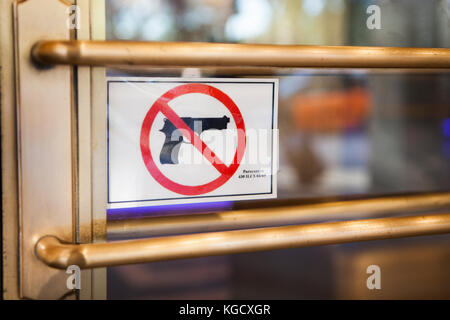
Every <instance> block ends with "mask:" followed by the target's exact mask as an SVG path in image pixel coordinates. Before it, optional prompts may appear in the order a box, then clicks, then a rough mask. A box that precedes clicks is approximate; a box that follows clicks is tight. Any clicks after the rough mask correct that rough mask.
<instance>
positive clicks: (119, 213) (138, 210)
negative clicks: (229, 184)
mask: <svg viewBox="0 0 450 320" xmlns="http://www.w3.org/2000/svg"><path fill="white" fill-rule="evenodd" d="M231 209H233V201H222V202H204V203H186V204H172V205H161V206H150V207H133V208H120V209H108V210H107V211H106V213H107V217H108V219H112V220H117V219H121V218H130V217H141V216H146V217H158V216H168V215H177V214H190V213H208V212H218V211H226V210H231Z"/></svg>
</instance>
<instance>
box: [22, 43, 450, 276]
mask: <svg viewBox="0 0 450 320" xmlns="http://www.w3.org/2000/svg"><path fill="white" fill-rule="evenodd" d="M31 55H32V59H33V60H34V61H35V62H37V63H39V64H50V65H52V64H70V65H99V66H108V65H125V66H130V65H146V66H172V67H174V66H175V67H178V66H197V67H208V66H212V67H227V68H228V67H275V68H278V67H280V68H286V67H292V68H297V67H298V68H302V67H312V68H408V69H424V68H425V69H433V68H434V69H448V68H450V49H439V48H393V47H327V46H297V45H294V46H292V45H289V46H287V45H256V44H251V45H250V44H219V43H170V42H164V43H162V42H123V41H59V40H55V41H40V42H38V43H37V44H35V45H34V47H33V49H32V52H31ZM449 202H450V194H448V193H446V194H434V195H422V196H408V197H404V198H402V197H397V198H395V197H394V198H391V199H389V198H385V199H377V200H374V199H372V200H370V199H369V200H355V201H353V202H342V203H331V204H318V205H316V206H312V207H311V206H309V207H308V206H295V207H281V208H267V209H251V210H241V211H232V212H225V213H219V214H213V215H211V214H210V215H198V216H184V217H167V218H156V219H154V218H153V219H146V220H141V221H137V220H136V221H131V220H129V221H126V222H124V221H122V222H120V221H117V222H112V223H110V225H109V227H108V229H109V232H110V233H111V234H113V235H117V234H122V235H124V234H127V233H128V234H132V235H138V236H140V235H153V236H154V235H159V234H174V233H180V232H184V233H186V232H205V231H212V230H215V231H217V230H223V229H227V228H230V229H234V228H254V229H245V230H234V231H221V232H209V233H196V234H189V235H178V236H165V237H159V238H149V239H141V240H128V241H112V242H106V243H88V244H72V243H62V242H61V241H60V240H58V239H57V238H55V237H53V236H45V237H43V238H41V239H40V240H38V241H37V244H36V247H35V249H36V255H37V256H38V257H39V258H40V259H41V260H42V261H43V262H45V263H46V264H48V265H50V266H52V267H56V268H66V267H67V266H69V265H71V264H76V265H78V266H80V267H82V268H95V267H104V266H112V265H120V264H130V263H142V262H150V261H160V260H170V259H181V258H194V257H201V256H209V255H222V254H232V253H241V252H249V251H260V250H274V249H282V248H293V247H304V246H313V245H327V244H338V243H346V242H354V241H367V240H378V239H391V238H401V237H410V236H421V235H432V234H442V233H450V214H430V215H426V216H409V217H390V218H376V219H366V220H353V221H339V222H324V223H315V224H304V225H290V226H278V227H273V225H274V224H293V223H296V224H298V223H299V222H304V221H305V219H306V220H307V218H308V217H309V218H318V217H321V218H329V219H337V218H342V217H345V216H347V217H348V215H352V214H354V213H357V212H360V213H366V214H367V213H381V212H387V213H393V212H399V211H407V210H432V209H443V208H448V207H449ZM268 226H272V227H270V228H261V227H268Z"/></svg>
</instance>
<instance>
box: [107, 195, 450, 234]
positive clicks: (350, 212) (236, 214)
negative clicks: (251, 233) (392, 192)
mask: <svg viewBox="0 0 450 320" xmlns="http://www.w3.org/2000/svg"><path fill="white" fill-rule="evenodd" d="M277 204H278V206H277V207H275V208H273V207H266V208H239V209H238V210H232V211H223V212H216V213H204V214H187V215H184V214H183V215H174V216H159V217H146V218H145V217H144V218H143V217H139V218H127V219H123V218H120V219H111V220H109V221H108V225H107V228H108V237H110V238H112V239H114V238H122V239H123V238H126V237H131V238H133V237H149V236H153V237H154V236H161V235H174V234H183V233H195V232H211V231H223V230H232V229H244V228H261V227H271V226H282V225H293V224H301V223H311V222H320V221H321V222H323V221H327V220H337V219H340V220H344V219H352V218H353V219H354V218H356V217H358V218H369V217H370V218H372V217H376V216H377V215H380V214H386V213H388V214H396V213H402V212H412V211H415V212H427V211H428V212H430V211H437V210H442V209H444V210H448V209H450V193H429V194H407V195H396V196H386V197H372V198H364V199H353V200H340V201H329V200H328V201H326V202H322V199H319V201H318V200H316V202H315V203H311V204H301V205H299V204H297V205H292V204H289V203H288V204H289V205H284V206H280V204H279V201H277ZM265 205H266V206H268V203H265Z"/></svg>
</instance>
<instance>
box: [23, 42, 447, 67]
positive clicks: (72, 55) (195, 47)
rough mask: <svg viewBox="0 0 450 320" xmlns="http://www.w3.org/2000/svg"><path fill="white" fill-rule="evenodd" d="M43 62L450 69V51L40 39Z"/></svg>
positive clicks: (37, 51)
mask: <svg viewBox="0 0 450 320" xmlns="http://www.w3.org/2000/svg"><path fill="white" fill-rule="evenodd" d="M32 57H33V59H34V60H35V61H37V62H39V63H41V64H72V65H150V66H218V67H223V66H226V67H237V66H245V67H314V68H450V49H444V48H398V47H357V46H348V47H339V46H302V45H262V44H230V43H196V42H133V41H80V40H78V41H75V40H73V41H57V40H56V41H41V42H38V43H37V44H36V45H35V46H34V47H33V50H32Z"/></svg>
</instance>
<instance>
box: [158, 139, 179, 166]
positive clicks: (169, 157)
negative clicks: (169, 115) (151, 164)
mask: <svg viewBox="0 0 450 320" xmlns="http://www.w3.org/2000/svg"><path fill="white" fill-rule="evenodd" d="M182 142H183V139H181V140H180V141H172V140H169V139H166V140H165V141H164V145H163V147H162V149H161V153H160V155H159V161H160V162H161V164H178V152H179V151H180V147H181V143H182Z"/></svg>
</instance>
